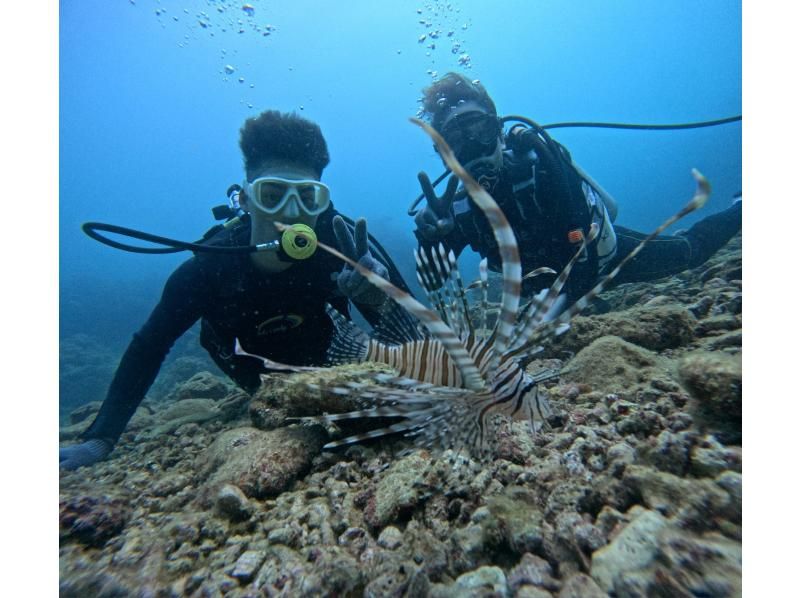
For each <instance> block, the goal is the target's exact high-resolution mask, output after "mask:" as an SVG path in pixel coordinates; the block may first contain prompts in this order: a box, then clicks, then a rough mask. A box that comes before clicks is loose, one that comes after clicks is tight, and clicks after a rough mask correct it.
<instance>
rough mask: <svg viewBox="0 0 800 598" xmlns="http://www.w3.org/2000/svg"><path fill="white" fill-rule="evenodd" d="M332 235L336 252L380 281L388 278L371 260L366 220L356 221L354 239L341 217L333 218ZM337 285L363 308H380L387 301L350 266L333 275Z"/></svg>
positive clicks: (386, 273) (374, 260)
mask: <svg viewBox="0 0 800 598" xmlns="http://www.w3.org/2000/svg"><path fill="white" fill-rule="evenodd" d="M333 232H334V234H335V235H336V241H337V243H338V244H339V250H340V251H341V252H342V253H343V254H345V256H347V257H349V258H350V259H351V260H353V261H354V262H358V264H359V265H361V266H364V267H365V268H367V269H369V270H372V271H373V272H374V273H375V274H377V275H378V276H380V277H381V278H386V279H388V278H389V270H388V269H387V268H386V266H384V265H383V264H382V263H380V262H379V261H378V260H376V259H375V258H374V257H372V254H371V253H370V252H369V242H368V237H367V221H366V219H364V218H359V219H358V220H356V227H355V233H356V234H355V238H353V234H352V233H351V232H350V229H349V228H347V225H346V224H345V223H344V220H343V219H342V217H341V216H335V217H334V218H333ZM336 284H337V286H338V287H339V290H340V291H341V292H342V294H343V295H344V296H345V297H347V298H348V299H350V300H351V301H355V302H356V303H362V304H364V305H380V304H382V303H383V302H384V301H385V300H386V295H385V294H384V293H383V291H381V290H380V289H379V288H378V287H376V286H374V285H373V284H372V283H371V282H370V281H368V280H367V279H366V278H364V277H363V276H361V274H359V273H358V272H357V271H356V270H355V269H354V268H353V267H352V266H350V265H349V264H346V265H345V267H344V268H342V271H341V272H339V274H338V275H337V276H336Z"/></svg>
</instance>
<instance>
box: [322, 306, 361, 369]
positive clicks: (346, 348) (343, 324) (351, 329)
mask: <svg viewBox="0 0 800 598" xmlns="http://www.w3.org/2000/svg"><path fill="white" fill-rule="evenodd" d="M325 312H326V313H327V314H328V317H329V318H330V319H331V322H333V336H332V338H331V342H330V345H329V346H328V352H327V354H326V360H327V362H328V364H332V365H336V364H342V363H352V362H354V361H355V362H357V361H363V360H364V357H366V355H367V346H368V344H369V337H368V336H367V335H366V334H365V333H364V331H363V330H361V328H359V327H358V326H356V325H355V324H353V323H352V322H351V321H350V320H348V319H347V318H345V317H344V316H343V315H342V314H340V313H339V312H338V311H337V310H336V309H334V308H333V307H331V305H330V304H328V303H326V304H325Z"/></svg>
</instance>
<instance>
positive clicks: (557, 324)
mask: <svg viewBox="0 0 800 598" xmlns="http://www.w3.org/2000/svg"><path fill="white" fill-rule="evenodd" d="M692 176H693V177H694V179H695V181H696V183H697V186H696V188H695V193H694V196H693V197H692V199H691V200H690V201H689V203H687V204H686V205H685V206H684V207H683V208H681V209H680V210H679V211H678V212H677V213H676V214H674V215H673V216H670V217H669V218H667V219H666V220H665V221H664V222H663V223H662V224H661V225H660V226H659V227H658V228H656V229H655V230H654V231H653V232H652V233H650V234H649V235H648V236H647V237H645V238H644V239H642V241H641V242H640V243H639V244H638V245H637V246H636V247H635V248H634V249H633V251H631V252H630V253H629V254H628V255H626V256H625V257H624V258H623V259H622V260H621V261H620V263H619V264H617V266H616V267H615V268H614V269H613V270H612V271H611V272H609V273H608V274H607V275H606V276H605V277H603V278H602V279H601V280H600V282H598V283H597V284H596V285H595V286H594V287H593V288H592V289H591V290H589V292H587V293H586V294H585V295H584V296H583V297H581V298H580V299H578V300H577V301H576V302H575V303H574V304H573V305H572V306H571V307H569V308H568V309H567V310H565V311H564V313H562V314H561V315H560V316H558V317H557V318H555V319H553V320H551V321H550V322H547V323H545V324H542V325H540V326H539V327H538V328H536V329H535V330H534V331H533V333H532V334H531V335H530V338H529V339H528V340H527V342H526V344H525V345H524V346H522V347H519V348H518V349H515V351H514V353H515V354H519V353H520V352H522V351H523V350H524V349H528V348H531V347H533V346H535V345H537V344H539V343H540V342H542V341H543V340H545V339H547V338H548V337H552V336H556V335H557V334H559V333H561V332H563V331H564V330H566V329H567V328H568V327H569V322H570V320H572V318H573V317H574V316H576V315H577V314H579V313H580V312H581V311H583V310H584V309H586V307H587V306H588V305H589V304H590V303H591V302H592V300H593V299H594V298H595V297H596V296H597V295H599V294H600V293H602V292H603V291H604V290H605V289H606V288H608V286H609V285H610V284H611V282H612V281H613V280H614V278H616V276H617V274H619V272H620V270H622V268H623V267H624V266H625V264H627V263H628V262H629V261H630V260H632V259H633V258H635V257H636V256H637V255H638V254H639V252H640V251H641V250H642V249H643V248H644V246H645V245H647V243H648V242H649V241H651V240H652V239H654V238H655V237H657V236H658V235H660V234H661V233H662V232H664V230H665V229H666V228H668V227H669V226H670V225H672V224H674V223H675V222H677V221H678V220H680V219H681V218H683V217H684V216H686V215H687V214H690V213H692V212H694V211H695V210H698V209H700V208H702V207H703V206H704V205H705V203H706V202H707V201H708V197H709V195H710V194H711V185H710V184H709V182H708V180H707V179H706V178H705V177H704V176H703V175H702V174H701V173H700V172H699V171H698V170H697V169H695V168H693V169H692Z"/></svg>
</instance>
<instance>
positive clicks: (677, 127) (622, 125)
mask: <svg viewBox="0 0 800 598" xmlns="http://www.w3.org/2000/svg"><path fill="white" fill-rule="evenodd" d="M741 120H742V115H741V114H737V115H736V116H729V117H727V118H719V119H717V120H706V121H701V122H694V123H680V124H674V125H640V124H629V123H602V122H591V121H589V122H578V121H576V122H563V123H552V124H549V125H539V124H537V123H535V122H534V121H532V120H531V119H529V118H527V117H525V116H518V115H516V114H510V115H508V116H503V117H502V118H500V122H501V123H502V124H505V123H507V122H509V121H517V122H522V123H525V124H526V125H528V126H530V127H533V128H534V129H536V130H537V131H539V132H540V133H543V132H544V130H545V129H564V128H567V127H587V128H594V129H629V130H631V129H632V130H640V131H677V130H680V129H700V128H703V127H714V126H717V125H725V124H728V123H733V122H738V121H741ZM449 174H450V169H449V168H446V169H445V171H444V172H443V173H442V174H440V175H439V176H438V177H437V178H436V180H435V181H433V183H432V185H433V186H434V187H436V186H437V185H438V184H439V183H441V182H442V181H443V180H444V179H445V178H446V177H447V175H449ZM424 198H425V194H424V193H422V194H420V195H419V196H417V198H416V199H415V200H414V202H413V203H412V204H411V206H409V208H408V215H409V216H416V214H417V209H416V208H417V206H418V205H419V202H421V201H422V200H423V199H424Z"/></svg>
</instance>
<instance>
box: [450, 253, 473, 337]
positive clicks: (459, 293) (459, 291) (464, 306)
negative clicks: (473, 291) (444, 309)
mask: <svg viewBox="0 0 800 598" xmlns="http://www.w3.org/2000/svg"><path fill="white" fill-rule="evenodd" d="M447 261H448V262H450V278H451V279H452V280H453V281H454V282H453V284H454V286H455V295H456V297H457V300H458V301H460V302H461V305H460V307H459V308H458V311H459V312H460V313H461V318H462V320H463V322H464V327H463V329H462V333H463V334H465V335H469V334H472V333H473V332H474V328H473V326H472V320H471V318H470V315H469V303H467V292H466V290H465V289H464V281H462V280H461V272H459V270H458V263H457V262H456V254H455V253H453V250H452V249H451V250H450V251H449V252H448V253H447Z"/></svg>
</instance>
